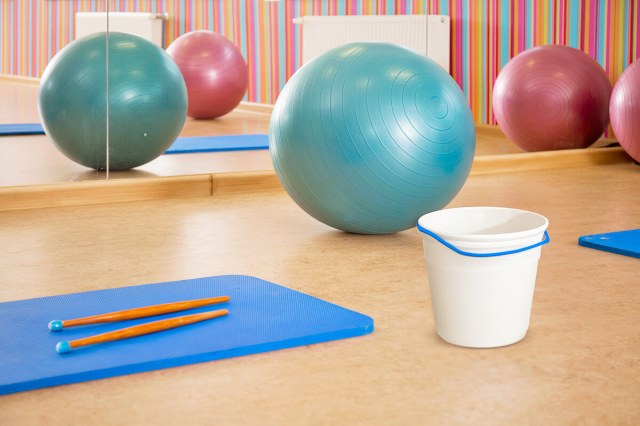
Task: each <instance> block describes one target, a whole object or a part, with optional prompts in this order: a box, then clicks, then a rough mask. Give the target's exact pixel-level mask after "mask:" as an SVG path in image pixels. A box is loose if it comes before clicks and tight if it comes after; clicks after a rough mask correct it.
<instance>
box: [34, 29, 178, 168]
mask: <svg viewBox="0 0 640 426" xmlns="http://www.w3.org/2000/svg"><path fill="white" fill-rule="evenodd" d="M108 42H109V50H108V52H109V57H108V60H109V70H108V76H109V82H108V83H109V84H108V91H109V99H108V116H109V139H108V140H109V157H108V165H109V169H110V170H129V169H131V168H134V167H137V166H140V165H142V164H145V163H148V162H149V161H151V160H153V159H155V158H156V157H158V156H159V155H161V154H162V153H163V152H164V151H166V150H167V148H169V147H170V146H171V145H172V144H173V142H174V141H175V140H176V138H177V137H178V135H179V133H180V131H181V130H182V127H183V126H184V122H185V120H186V116H187V89H186V86H185V83H184V79H183V78H182V74H181V73H180V69H179V68H178V66H177V65H176V64H175V62H174V61H173V60H172V59H171V57H169V55H167V54H166V53H165V51H164V50H163V49H161V48H160V47H158V46H156V45H155V44H153V43H151V42H149V41H147V40H145V39H143V38H140V37H137V36H134V35H130V34H124V33H117V32H115V33H114V32H110V33H109V36H108ZM106 46H107V36H106V33H96V34H92V35H88V36H86V37H83V38H80V39H78V40H76V41H73V42H71V43H70V44H68V45H67V46H65V47H64V48H63V49H62V50H60V52H58V53H57V54H56V55H55V56H54V57H53V59H52V60H51V61H50V62H49V64H48V65H47V67H46V69H45V70H44V73H43V75H42V79H41V82H40V88H39V92H38V108H39V113H40V120H41V122H42V124H43V127H44V129H45V132H46V133H47V135H48V136H49V138H50V139H51V140H52V141H53V143H54V144H55V146H56V147H57V148H58V149H59V150H60V151H61V152H62V153H63V154H64V155H66V156H67V157H69V158H70V159H71V160H73V161H75V162H77V163H79V164H82V165H84V166H87V167H91V168H94V169H96V170H105V169H106V167H107V154H106V153H107V69H106V64H107V55H106V53H107V49H106Z"/></svg>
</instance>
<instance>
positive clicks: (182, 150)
mask: <svg viewBox="0 0 640 426" xmlns="http://www.w3.org/2000/svg"><path fill="white" fill-rule="evenodd" d="M268 148H269V136H268V135H227V136H193V137H184V138H178V139H176V141H175V142H174V143H173V145H171V147H170V148H169V149H168V150H166V151H165V154H188V153H194V152H216V151H246V150H253V149H268Z"/></svg>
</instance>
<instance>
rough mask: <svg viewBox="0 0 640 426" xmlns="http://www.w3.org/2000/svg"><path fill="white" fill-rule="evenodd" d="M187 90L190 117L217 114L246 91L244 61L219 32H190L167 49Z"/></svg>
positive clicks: (225, 110)
mask: <svg viewBox="0 0 640 426" xmlns="http://www.w3.org/2000/svg"><path fill="white" fill-rule="evenodd" d="M167 53H168V54H169V55H170V56H171V57H172V58H173V59H174V60H175V61H176V64H178V67H179V68H180V71H182V75H183V76H184V80H185V82H186V83H187V91H188V93H189V111H188V112H187V115H188V116H189V117H193V118H215V117H220V116H221V115H224V114H226V113H228V112H230V111H232V110H233V109H234V108H235V107H237V106H238V104H239V103H240V101H241V100H242V98H243V97H244V94H245V92H246V91H247V81H248V72H247V64H246V63H245V61H244V58H243V57H242V54H241V53H240V51H238V49H237V48H236V46H235V45H234V44H233V43H231V42H230V41H229V40H227V39H226V38H224V37H223V36H221V35H220V34H217V33H214V32H211V31H193V32H190V33H186V34H184V35H182V36H180V37H178V38H177V39H176V40H175V41H174V42H173V43H171V44H170V45H169V47H168V48H167Z"/></svg>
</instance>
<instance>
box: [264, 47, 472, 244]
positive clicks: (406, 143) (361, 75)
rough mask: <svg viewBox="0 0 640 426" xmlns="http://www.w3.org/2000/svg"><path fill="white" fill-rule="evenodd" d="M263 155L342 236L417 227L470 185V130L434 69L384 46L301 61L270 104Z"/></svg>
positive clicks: (460, 100) (300, 200)
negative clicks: (267, 152) (268, 156)
mask: <svg viewBox="0 0 640 426" xmlns="http://www.w3.org/2000/svg"><path fill="white" fill-rule="evenodd" d="M269 149H270V152H271V157H272V160H273V165H274V168H275V171H276V173H277V175H278V177H279V179H280V181H281V182H282V185H283V186H284V188H285V189H286V190H287V192H288V193H289V195H290V196H291V197H292V198H293V200H294V201H295V202H296V203H297V204H298V205H300V207H302V209H304V210H305V211H306V212H307V213H309V214H310V215H311V216H313V217H315V218H316V219H318V220H319V221H321V222H323V223H325V224H327V225H329V226H332V227H334V228H337V229H341V230H344V231H348V232H354V233H362V234H385V233H392V232H397V231H402V230H405V229H408V228H411V227H414V226H415V225H416V223H417V221H418V218H419V217H420V216H421V215H423V214H425V213H427V212H430V211H433V210H437V209H440V208H442V207H444V206H445V205H446V204H448V203H449V201H451V199H452V198H453V197H454V196H455V195H456V194H457V193H458V191H459V190H460V188H461V187H462V185H463V184H464V182H465V181H466V179H467V176H468V174H469V170H470V168H471V162H472V160H473V156H474V151H475V126H474V122H473V118H472V116H471V110H470V109H469V105H468V103H467V100H466V98H465V96H464V95H463V93H462V91H461V90H460V88H459V87H458V86H457V84H456V83H455V81H454V80H453V79H452V78H451V76H449V74H447V72H446V71H444V70H443V69H442V68H441V67H440V66H439V65H437V64H436V63H435V62H433V61H432V60H430V59H428V58H427V57H425V56H422V55H419V54H417V53H414V52H412V51H410V50H407V49H404V48H401V47H399V46H395V45H392V44H386V43H351V44H347V45H344V46H341V47H337V48H335V49H333V50H331V51H329V52H327V53H325V54H323V55H321V56H319V57H317V58H315V59H314V60H312V61H311V62H308V63H307V64H306V65H304V66H303V67H302V68H300V69H299V70H298V71H297V72H296V73H295V74H294V75H293V76H292V77H291V79H290V80H289V81H288V82H287V84H286V85H285V87H284V89H283V90H282V92H281V93H280V96H279V97H278V100H277V102H276V104H275V106H274V110H273V113H272V116H271V122H270V126H269Z"/></svg>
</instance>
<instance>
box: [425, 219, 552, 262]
mask: <svg viewBox="0 0 640 426" xmlns="http://www.w3.org/2000/svg"><path fill="white" fill-rule="evenodd" d="M418 231H420V232H422V233H424V234H427V235H428V236H430V237H431V238H433V239H434V240H436V241H437V242H439V243H440V244H442V245H443V246H445V247H447V248H449V249H451V250H453V251H455V252H456V253H458V254H461V255H463V256H469V257H496V256H505V255H507V254H514V253H520V252H523V251H527V250H531V249H532V248H536V247H540V246H543V245H545V244H547V243H548V242H549V241H551V239H550V238H549V234H548V233H547V231H546V230H545V231H544V239H543V240H542V241H540V242H538V243H535V244H532V245H530V246H527V247H522V248H519V249H515V250H507V251H500V252H497V253H471V252H468V251H464V250H460V249H459V248H458V247H456V246H454V245H453V244H451V243H449V242H448V241H446V240H445V239H443V238H442V237H441V236H439V235H437V234H435V233H433V232H431V231H429V230H428V229H426V228H424V227H422V226H420V224H419V223H418Z"/></svg>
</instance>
